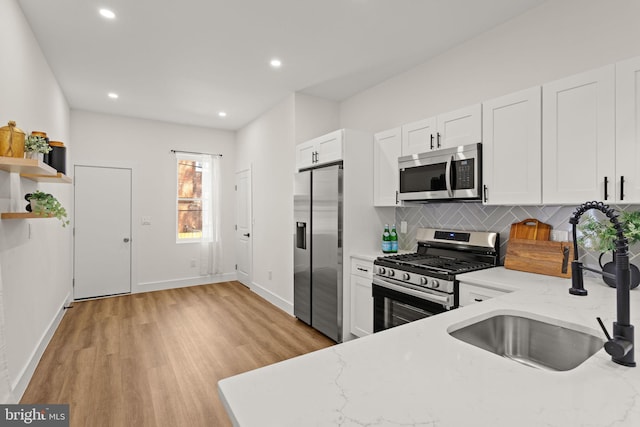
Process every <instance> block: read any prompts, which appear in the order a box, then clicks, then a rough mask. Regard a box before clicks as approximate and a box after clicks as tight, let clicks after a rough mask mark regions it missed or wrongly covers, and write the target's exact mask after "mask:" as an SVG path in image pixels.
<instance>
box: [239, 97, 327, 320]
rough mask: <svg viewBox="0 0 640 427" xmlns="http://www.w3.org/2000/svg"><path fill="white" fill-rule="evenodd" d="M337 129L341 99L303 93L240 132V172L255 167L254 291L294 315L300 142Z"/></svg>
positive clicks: (253, 176)
mask: <svg viewBox="0 0 640 427" xmlns="http://www.w3.org/2000/svg"><path fill="white" fill-rule="evenodd" d="M336 129H338V104H337V103H335V102H332V101H327V100H325V99H320V98H317V97H313V96H310V95H304V94H299V93H298V94H292V95H290V96H288V97H287V98H286V99H284V100H282V101H281V102H280V103H279V104H278V105H276V106H275V107H273V108H272V109H271V110H269V111H267V112H266V113H264V114H263V115H262V116H260V117H259V118H257V119H256V120H254V121H253V122H251V123H250V124H248V125H247V126H245V127H244V128H243V129H241V130H240V131H239V132H238V135H237V152H236V158H237V162H236V171H242V170H246V169H249V168H251V170H252V185H253V188H252V193H253V199H252V208H253V229H252V231H251V236H252V239H253V241H252V243H253V272H252V276H253V277H252V279H251V289H252V290H253V291H254V292H256V293H258V294H259V295H261V296H263V297H264V298H266V299H267V300H268V301H270V302H271V303H273V304H275V305H277V306H278V307H280V308H281V309H283V310H285V311H287V312H288V313H290V314H293V241H292V233H293V175H294V173H295V172H296V170H295V145H296V143H297V142H303V141H306V140H309V139H311V138H314V137H316V136H321V135H323V134H325V133H328V132H330V131H333V130H336ZM269 272H271V278H269Z"/></svg>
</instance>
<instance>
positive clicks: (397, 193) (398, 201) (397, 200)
mask: <svg viewBox="0 0 640 427" xmlns="http://www.w3.org/2000/svg"><path fill="white" fill-rule="evenodd" d="M398 203H400V198H399V192H398V190H396V205H397V204H398Z"/></svg>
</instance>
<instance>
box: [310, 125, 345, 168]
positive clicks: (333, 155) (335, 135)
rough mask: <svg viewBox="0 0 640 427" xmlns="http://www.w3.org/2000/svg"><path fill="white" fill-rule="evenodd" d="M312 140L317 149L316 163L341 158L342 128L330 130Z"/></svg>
mask: <svg viewBox="0 0 640 427" xmlns="http://www.w3.org/2000/svg"><path fill="white" fill-rule="evenodd" d="M313 141H315V145H316V151H317V158H316V164H318V165H320V164H324V163H332V162H337V161H339V160H342V130H338V131H335V132H331V133H329V134H327V135H324V136H322V137H320V138H316V139H314V140H313Z"/></svg>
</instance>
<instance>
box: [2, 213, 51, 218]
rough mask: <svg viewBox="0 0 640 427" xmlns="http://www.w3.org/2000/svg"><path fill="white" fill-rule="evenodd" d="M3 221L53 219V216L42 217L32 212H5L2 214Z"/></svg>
mask: <svg viewBox="0 0 640 427" xmlns="http://www.w3.org/2000/svg"><path fill="white" fill-rule="evenodd" d="M0 218H2V219H31V218H53V215H49V216H42V215H36V214H34V213H32V212H3V213H2V214H0Z"/></svg>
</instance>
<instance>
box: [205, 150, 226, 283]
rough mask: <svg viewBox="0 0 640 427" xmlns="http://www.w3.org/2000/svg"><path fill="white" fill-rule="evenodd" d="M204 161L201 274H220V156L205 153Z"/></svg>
mask: <svg viewBox="0 0 640 427" xmlns="http://www.w3.org/2000/svg"><path fill="white" fill-rule="evenodd" d="M200 161H201V162H202V243H201V246H200V275H201V276H210V275H213V274H219V273H220V272H221V269H220V260H221V258H222V244H221V241H220V162H221V160H220V156H214V155H209V154H203V155H202V156H201V159H200Z"/></svg>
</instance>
